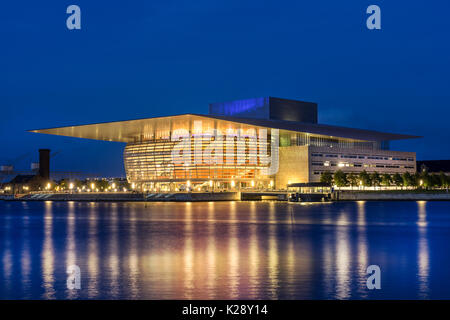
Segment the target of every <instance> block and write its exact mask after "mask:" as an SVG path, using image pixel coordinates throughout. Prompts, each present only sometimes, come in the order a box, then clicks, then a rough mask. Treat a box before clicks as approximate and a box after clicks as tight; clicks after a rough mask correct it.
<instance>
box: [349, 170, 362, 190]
mask: <svg viewBox="0 0 450 320" xmlns="http://www.w3.org/2000/svg"><path fill="white" fill-rule="evenodd" d="M347 180H348V183H349V184H350V186H351V187H355V186H358V181H359V178H358V175H357V174H356V173H353V172H352V173H349V174H348V175H347Z"/></svg>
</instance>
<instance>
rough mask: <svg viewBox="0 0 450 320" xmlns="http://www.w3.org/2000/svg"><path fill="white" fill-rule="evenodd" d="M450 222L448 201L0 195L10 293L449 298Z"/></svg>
mask: <svg viewBox="0 0 450 320" xmlns="http://www.w3.org/2000/svg"><path fill="white" fill-rule="evenodd" d="M449 231H450V203H449V202H363V201H359V202H342V203H329V204H310V205H305V204H298V203H278V202H251V201H250V202H204V203H147V204H144V203H94V202H91V203H88V202H67V203H65V202H29V203H26V202H0V261H1V264H2V266H1V268H0V298H1V299H24V298H34V299H55V298H56V299H77V298H97V299H366V298H375V299H380V298H381V299H393V298H401V299H406V298H412V299H422V298H443V299H445V298H447V299H448V298H450V277H448V276H447V270H449V269H450V268H449V267H450V258H449V257H448V255H447V243H448V242H449V240H450V232H449ZM433 259H435V260H437V261H438V263H433ZM73 264H75V265H78V266H79V267H80V269H81V290H69V289H67V288H66V279H67V278H66V277H67V274H66V269H67V267H68V266H70V265H73ZM370 264H377V265H379V266H380V268H381V272H382V289H381V290H378V291H371V290H368V289H367V288H366V279H367V274H366V268H367V266H368V265H370Z"/></svg>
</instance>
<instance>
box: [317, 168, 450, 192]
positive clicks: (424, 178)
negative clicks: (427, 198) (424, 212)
mask: <svg viewBox="0 0 450 320" xmlns="http://www.w3.org/2000/svg"><path fill="white" fill-rule="evenodd" d="M320 182H323V183H326V184H328V185H332V184H334V185H336V186H337V187H356V186H364V187H378V186H386V187H387V186H397V187H416V188H417V187H423V188H425V189H430V188H448V187H449V186H450V176H447V175H446V174H444V173H443V172H441V173H439V174H429V173H428V172H427V171H423V172H421V173H418V172H417V173H415V174H411V173H409V172H405V173H403V174H399V173H396V174H387V173H383V174H379V173H378V172H372V173H368V172H366V171H365V170H364V171H362V172H360V173H346V172H343V171H342V170H337V171H336V172H334V174H332V173H331V172H324V173H322V175H321V176H320Z"/></svg>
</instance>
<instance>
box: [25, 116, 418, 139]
mask: <svg viewBox="0 0 450 320" xmlns="http://www.w3.org/2000/svg"><path fill="white" fill-rule="evenodd" d="M183 118H185V119H186V120H188V119H193V120H201V119H202V118H206V119H217V120H222V121H228V122H234V123H240V124H243V125H250V126H257V127H266V128H273V129H280V130H288V131H295V132H304V133H311V134H317V135H324V136H330V137H339V138H347V139H354V140H363V141H386V140H401V139H412V138H421V137H419V136H413V135H405V134H394V133H386V132H378V131H372V130H363V129H354V128H346V127H339V126H331V125H324V124H317V123H306V122H295V121H284V120H271V119H248V118H236V117H230V116H215V115H202V114H182V115H174V116H167V117H156V118H145V119H136V120H126V121H114V122H104V123H94V124H86V125H75V126H66V127H59V128H50V129H35V130H28V131H29V132H36V133H44V134H53V135H59V136H67V137H76V138H84V139H94V140H104V141H117V142H134V141H135V140H136V138H138V137H140V136H142V135H145V134H146V133H147V132H149V130H153V128H154V127H155V125H156V126H157V125H158V123H167V122H170V121H171V120H177V119H183Z"/></svg>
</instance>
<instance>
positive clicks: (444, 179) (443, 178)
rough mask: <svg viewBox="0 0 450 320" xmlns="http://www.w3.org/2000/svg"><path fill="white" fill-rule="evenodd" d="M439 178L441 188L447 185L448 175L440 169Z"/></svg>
mask: <svg viewBox="0 0 450 320" xmlns="http://www.w3.org/2000/svg"><path fill="white" fill-rule="evenodd" d="M439 180H440V182H439V183H440V186H441V187H442V188H446V187H448V177H447V175H446V174H445V173H443V172H442V171H441V172H440V173H439Z"/></svg>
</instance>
